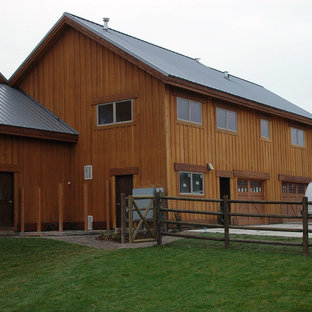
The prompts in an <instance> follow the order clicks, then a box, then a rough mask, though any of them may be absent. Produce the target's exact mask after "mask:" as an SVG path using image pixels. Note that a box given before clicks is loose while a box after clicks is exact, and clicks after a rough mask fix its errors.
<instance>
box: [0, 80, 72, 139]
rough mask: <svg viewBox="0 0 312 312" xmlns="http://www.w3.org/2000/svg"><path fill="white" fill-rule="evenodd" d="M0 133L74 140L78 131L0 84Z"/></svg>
mask: <svg viewBox="0 0 312 312" xmlns="http://www.w3.org/2000/svg"><path fill="white" fill-rule="evenodd" d="M0 133H3V134H9V135H17V136H27V137H33V138H41V139H48V140H56V141H65V142H77V140H78V132H77V131H76V130H75V129H73V128H72V127H70V126H69V125H68V124H67V123H65V122H64V121H63V120H61V119H60V118H58V117H57V116H56V115H54V114H53V113H52V112H50V111H49V110H48V109H46V108H45V107H44V106H42V105H41V104H40V103H38V102H37V101H35V100H34V99H33V98H31V97H30V96H29V95H27V94H25V93H23V92H21V91H19V90H17V89H15V88H12V87H10V86H8V85H6V84H3V83H0Z"/></svg>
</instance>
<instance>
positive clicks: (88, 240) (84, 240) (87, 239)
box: [45, 235, 179, 250]
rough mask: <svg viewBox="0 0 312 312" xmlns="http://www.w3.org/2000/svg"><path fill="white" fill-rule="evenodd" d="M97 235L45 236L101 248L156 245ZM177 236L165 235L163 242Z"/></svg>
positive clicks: (165, 242) (154, 243)
mask: <svg viewBox="0 0 312 312" xmlns="http://www.w3.org/2000/svg"><path fill="white" fill-rule="evenodd" d="M97 237H98V236H97V235H72V236H71V235H66V236H61V235H58V236H45V238H49V239H54V240H60V241H63V242H68V243H72V244H79V245H83V246H88V247H93V248H100V249H105V250H114V249H122V248H146V247H152V246H154V245H156V242H155V241H153V242H143V243H132V244H130V243H126V244H121V243H118V242H113V241H108V240H99V239H97ZM176 239H179V238H177V237H171V236H165V237H163V240H162V241H163V244H167V243H169V242H172V241H174V240H176Z"/></svg>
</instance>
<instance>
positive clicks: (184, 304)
mask: <svg viewBox="0 0 312 312" xmlns="http://www.w3.org/2000/svg"><path fill="white" fill-rule="evenodd" d="M222 247H223V245H222V242H221V243H220V242H212V241H195V240H180V241H176V242H173V243H171V244H170V245H167V246H155V247H152V248H144V249H120V250H115V251H104V250H98V249H93V248H88V247H83V246H78V245H73V244H68V243H63V242H59V241H53V240H48V239H43V238H0V311H1V312H7V311H23V312H24V311H32V312H35V311H40V312H44V311H53V312H55V311H75V312H77V311H312V293H311V289H312V287H311V285H312V269H311V268H312V257H311V256H303V255H302V254H301V248H294V247H293V248H290V249H289V250H288V249H287V247H286V248H285V247H278V246H266V245H265V246H264V245H245V244H244V245H243V244H239V243H237V244H235V243H233V244H231V248H230V249H228V250H225V249H223V248H222Z"/></svg>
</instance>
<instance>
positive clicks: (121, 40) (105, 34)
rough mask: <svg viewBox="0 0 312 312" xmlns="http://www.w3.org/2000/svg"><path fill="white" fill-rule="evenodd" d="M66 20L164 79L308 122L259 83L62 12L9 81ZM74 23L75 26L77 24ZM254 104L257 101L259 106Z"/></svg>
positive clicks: (302, 112) (298, 110) (306, 115)
mask: <svg viewBox="0 0 312 312" xmlns="http://www.w3.org/2000/svg"><path fill="white" fill-rule="evenodd" d="M66 23H67V24H69V25H71V26H72V27H76V28H79V30H80V31H83V32H84V33H85V34H86V35H89V36H91V35H92V38H93V39H96V40H98V38H100V39H102V40H104V41H105V42H108V43H109V44H110V45H112V46H114V47H116V48H117V49H119V50H121V51H123V52H124V53H125V54H126V55H130V56H131V57H132V58H134V59H135V60H138V61H139V62H141V63H143V64H145V65H146V66H148V67H149V68H151V69H152V70H153V72H156V73H158V74H159V75H161V78H162V79H163V80H164V81H165V82H167V83H172V82H176V83H177V84H179V82H181V81H183V82H185V83H191V84H192V86H195V88H198V90H203V88H204V89H205V90H209V91H212V92H214V93H210V94H217V95H220V94H223V95H228V96H229V99H230V101H231V100H232V101H233V100H236V99H238V100H239V101H240V103H241V104H242V105H244V104H243V103H246V101H248V105H249V104H250V103H249V102H250V101H251V107H254V108H255V109H260V110H264V111H266V110H267V111H268V112H271V113H273V114H279V112H281V113H282V114H281V115H282V116H284V117H288V118H290V119H294V120H298V121H301V122H305V123H308V124H311V123H312V121H311V119H312V114H311V113H309V112H307V111H305V110H304V109H302V108H300V107H298V106H296V105H294V104H293V103H291V102H289V101H287V100H285V99H283V98H282V97H280V96H278V95H276V94H275V93H273V92H271V91H269V90H267V89H265V88H264V87H262V86H260V85H257V84H255V83H252V82H249V81H246V80H244V79H241V78H239V77H236V76H233V75H229V76H228V78H225V77H224V72H222V71H219V70H216V69H213V68H211V67H208V66H205V65H203V64H201V63H199V62H198V61H197V60H196V59H193V58H190V57H187V56H184V55H182V54H179V53H176V52H173V51H171V50H168V49H165V48H162V47H159V46H157V45H154V44H152V43H149V42H146V41H143V40H141V39H138V38H135V37H132V36H130V35H127V34H124V33H121V32H119V31H116V30H113V29H111V28H109V29H108V30H104V29H103V26H102V25H100V24H97V23H94V22H91V21H88V20H86V19H83V18H81V17H78V16H75V15H72V14H69V13H64V14H63V16H62V18H61V19H60V20H59V21H58V22H57V23H56V24H55V26H54V27H53V28H52V29H51V30H50V32H49V33H48V34H47V35H46V37H45V38H44V39H43V40H42V41H41V42H40V43H39V44H38V46H37V47H36V48H35V49H34V51H33V52H32V53H31V54H30V56H29V57H28V58H27V59H26V60H25V61H24V63H23V64H22V65H21V66H20V68H19V69H18V70H17V71H16V72H15V73H14V74H13V76H12V77H11V79H10V82H11V81H12V83H13V84H14V82H15V81H16V80H18V79H19V77H20V75H22V73H23V72H24V70H27V68H28V67H29V66H30V64H31V63H32V62H33V61H34V60H33V59H32V58H35V56H36V53H39V52H40V50H41V49H43V48H44V45H45V43H47V42H49V40H51V37H53V36H56V34H57V32H58V31H59V30H60V29H61V28H62V26H64V24H66ZM77 25H78V26H79V27H77ZM172 84H173V83H172ZM215 91H216V92H217V93H216V92H215ZM222 97H223V96H219V98H222ZM254 104H255V105H254ZM258 104H260V106H259V105H258ZM248 105H246V106H248ZM283 112H285V113H283ZM289 113H290V114H289ZM292 114H295V115H296V116H298V117H296V116H293V115H292ZM302 117H304V118H302ZM306 118H308V119H309V120H307V119H306Z"/></svg>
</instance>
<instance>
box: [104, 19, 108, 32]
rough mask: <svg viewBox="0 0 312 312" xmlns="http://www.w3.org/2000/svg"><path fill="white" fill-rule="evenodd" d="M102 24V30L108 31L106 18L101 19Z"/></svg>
mask: <svg viewBox="0 0 312 312" xmlns="http://www.w3.org/2000/svg"><path fill="white" fill-rule="evenodd" d="M103 22H104V25H103V29H104V30H108V22H109V18H108V17H103Z"/></svg>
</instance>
